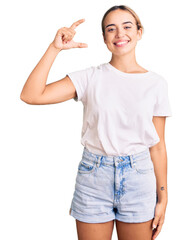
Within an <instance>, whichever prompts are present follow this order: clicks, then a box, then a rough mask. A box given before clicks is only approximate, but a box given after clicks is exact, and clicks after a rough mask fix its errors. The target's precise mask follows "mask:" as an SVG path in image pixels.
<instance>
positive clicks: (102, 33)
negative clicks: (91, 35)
mask: <svg viewBox="0 0 192 240" xmlns="http://www.w3.org/2000/svg"><path fill="white" fill-rule="evenodd" d="M102 35H103V41H104V42H105V44H106V39H105V36H104V34H103V33H102Z"/></svg>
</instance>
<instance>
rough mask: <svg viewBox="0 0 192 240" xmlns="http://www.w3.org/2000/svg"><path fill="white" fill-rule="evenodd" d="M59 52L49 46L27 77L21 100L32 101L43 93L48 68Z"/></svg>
mask: <svg viewBox="0 0 192 240" xmlns="http://www.w3.org/2000/svg"><path fill="white" fill-rule="evenodd" d="M59 52H60V50H59V49H56V48H55V47H54V46H53V45H52V43H51V44H50V45H49V47H48V48H47V50H46V52H45V53H44V55H43V57H42V58H41V59H40V61H39V62H38V64H37V65H36V67H35V68H34V69H33V71H32V72H31V74H30V75H29V77H28V79H27V81H26V83H25V85H24V87H23V90H22V92H21V96H20V97H21V99H24V100H28V101H32V99H35V98H36V97H38V96H40V95H41V94H42V93H43V91H44V90H45V86H46V82H47V77H48V74H49V71H50V68H51V66H52V64H53V62H54V60H55V58H56V56H57V54H58V53H59Z"/></svg>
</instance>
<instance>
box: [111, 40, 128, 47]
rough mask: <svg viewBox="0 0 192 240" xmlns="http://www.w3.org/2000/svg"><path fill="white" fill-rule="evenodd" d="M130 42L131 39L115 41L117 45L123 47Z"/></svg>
mask: <svg viewBox="0 0 192 240" xmlns="http://www.w3.org/2000/svg"><path fill="white" fill-rule="evenodd" d="M129 42H130V41H129V40H127V41H123V42H119V43H114V45H115V46H116V47H123V46H125V45H127V44H128V43H129Z"/></svg>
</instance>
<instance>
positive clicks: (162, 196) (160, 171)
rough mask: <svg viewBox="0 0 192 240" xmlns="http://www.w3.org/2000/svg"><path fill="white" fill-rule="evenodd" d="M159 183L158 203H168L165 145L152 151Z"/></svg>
mask: <svg viewBox="0 0 192 240" xmlns="http://www.w3.org/2000/svg"><path fill="white" fill-rule="evenodd" d="M150 154H151V159H152V161H153V164H154V170H155V175H156V182H157V195H158V202H165V203H167V200H168V199H167V198H168V192H167V152H166V146H165V144H164V145H163V147H161V148H160V149H156V150H150Z"/></svg>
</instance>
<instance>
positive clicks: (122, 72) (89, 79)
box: [20, 5, 171, 240]
mask: <svg viewBox="0 0 192 240" xmlns="http://www.w3.org/2000/svg"><path fill="white" fill-rule="evenodd" d="M83 22H84V19H81V20H79V21H77V22H75V23H73V24H72V25H71V27H69V28H67V27H63V28H61V29H59V30H58V32H57V34H56V36H55V39H54V41H53V42H52V43H51V44H50V45H49V47H48V49H47V51H46V52H45V54H44V55H43V57H42V58H41V60H40V61H39V63H38V64H37V66H36V67H35V68H34V70H33V71H32V72H31V74H30V76H29V77H28V79H27V81H26V83H25V85H24V87H23V90H22V92H21V96H20V97H21V100H23V101H24V102H26V103H28V104H52V103H59V102H64V101H67V100H69V99H74V100H75V101H82V103H83V105H84V118H83V127H82V139H81V143H82V145H83V146H84V150H83V153H82V158H81V160H80V162H79V165H78V170H77V177H76V184H75V191H74V195H73V199H72V202H71V206H70V211H69V213H70V215H71V216H73V217H74V218H75V219H76V226H77V234H78V239H80V240H90V239H91V240H100V239H103V240H110V239H111V236H112V232H113V227H114V222H115V224H116V229H117V235H118V239H119V240H130V239H131V240H151V239H155V238H156V237H157V235H158V234H159V232H160V231H161V228H162V225H163V222H164V218H165V211H166V206H167V153H166V145H165V139H164V130H165V119H166V117H167V116H171V108H170V105H169V99H168V86H167V81H166V80H165V79H164V78H163V77H162V76H161V75H159V74H157V73H155V72H153V71H150V70H147V69H145V68H143V67H141V66H140V65H139V64H138V63H137V61H136V56H135V48H136V45H137V41H139V40H140V39H141V38H142V33H143V26H142V24H141V22H140V19H139V17H138V16H137V14H136V13H135V12H134V11H133V10H132V9H131V8H129V7H127V6H125V5H120V6H114V7H112V8H110V9H109V10H108V11H107V12H106V13H105V15H104V16H103V19H102V32H103V39H104V42H105V44H106V46H107V48H108V49H109V51H110V52H111V53H112V57H111V61H110V62H108V63H102V64H100V65H99V66H91V67H88V68H86V69H83V70H79V71H75V72H72V73H68V74H67V76H66V77H64V78H63V79H61V80H59V81H57V82H53V83H50V84H47V85H46V81H47V76H48V73H49V70H50V68H51V66H52V64H53V61H54V59H55V57H56V56H57V54H58V53H59V52H60V51H61V50H68V49H70V48H84V47H87V44H86V43H77V42H74V41H73V37H74V35H75V33H76V28H77V27H78V25H79V24H81V23H83Z"/></svg>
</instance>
